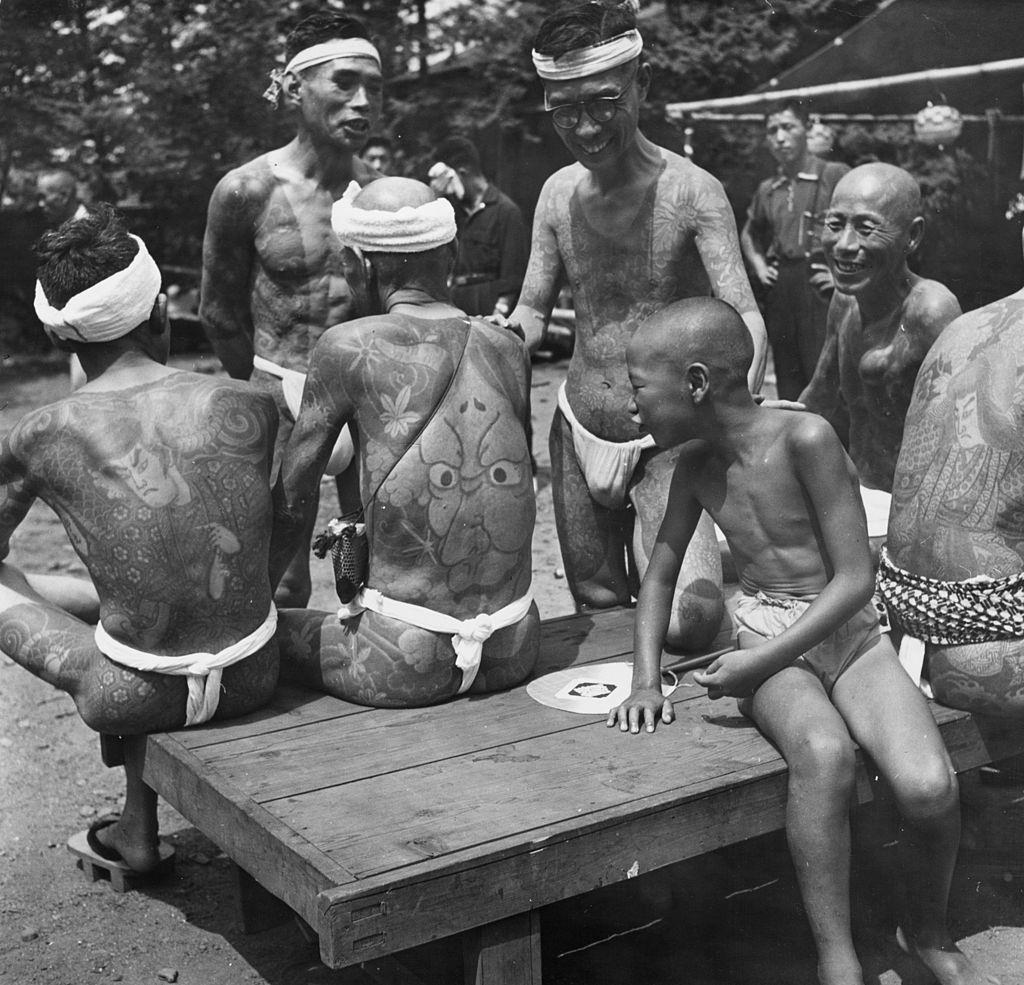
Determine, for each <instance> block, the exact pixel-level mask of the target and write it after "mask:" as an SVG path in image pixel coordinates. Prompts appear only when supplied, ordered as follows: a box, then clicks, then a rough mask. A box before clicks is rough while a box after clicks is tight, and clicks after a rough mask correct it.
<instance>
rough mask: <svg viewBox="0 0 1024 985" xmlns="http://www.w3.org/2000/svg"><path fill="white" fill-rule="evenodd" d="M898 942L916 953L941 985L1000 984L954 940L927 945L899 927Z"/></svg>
mask: <svg viewBox="0 0 1024 985" xmlns="http://www.w3.org/2000/svg"><path fill="white" fill-rule="evenodd" d="M896 943H897V944H899V946H900V948H901V949H902V950H903V951H905V952H906V953H907V954H911V955H914V956H915V957H916V958H917V959H918V960H919V961H920V962H921V963H922V964H923V965H924V966H925V967H926V968H927V969H928V970H929V971H930V972H931V973H932V974H933V975H934V976H935V979H936V981H938V982H939V985H1000V982H999V979H998V978H995V977H994V976H992V975H987V974H985V973H984V972H982V971H979V970H978V969H977V968H975V967H974V964H973V962H972V961H971V960H970V958H968V957H967V955H966V954H964V952H963V951H961V950H960V948H958V947H957V946H956V944H954V943H953V942H952V941H946V942H945V943H944V944H941V945H938V946H935V947H926V946H925V945H923V944H919V943H917V942H916V941H913V940H910V939H909V937H908V936H907V934H906V933H905V932H904V930H903V928H902V927H899V928H897V930H896Z"/></svg>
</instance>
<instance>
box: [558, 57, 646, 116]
mask: <svg viewBox="0 0 1024 985" xmlns="http://www.w3.org/2000/svg"><path fill="white" fill-rule="evenodd" d="M635 68H636V59H634V60H633V61H629V62H626V63H625V64H624V65H616V66H615V68H608V69H605V70H604V71H603V72H596V73H595V74H594V75H584V76H582V77H581V78H578V79H563V80H560V81H557V80H553V79H546V80H545V81H544V96H545V99H546V101H547V103H548V105H549V106H560V105H562V104H563V103H577V102H581V101H583V100H586V99H594V98H596V97H598V96H617V95H618V94H619V93H620V92H622V90H623V89H624V88H625V87H626V85H627V84H628V82H629V80H630V78H631V77H632V75H633V71H634V69H635Z"/></svg>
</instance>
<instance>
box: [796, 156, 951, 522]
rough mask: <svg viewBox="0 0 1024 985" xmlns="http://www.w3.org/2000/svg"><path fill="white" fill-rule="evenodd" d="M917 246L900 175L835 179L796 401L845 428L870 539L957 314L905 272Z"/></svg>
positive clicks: (879, 167) (864, 172) (907, 188)
mask: <svg viewBox="0 0 1024 985" xmlns="http://www.w3.org/2000/svg"><path fill="white" fill-rule="evenodd" d="M923 237H924V219H923V218H922V217H921V192H920V190H919V189H918V186H917V181H916V180H915V179H914V178H913V177H912V176H911V175H910V174H908V173H907V172H906V171H904V170H903V169H902V168H897V167H894V166H893V165H891V164H881V163H875V164H864V165H861V166H860V167H859V168H854V170H853V171H850V172H849V173H848V174H846V175H845V176H844V177H842V178H840V179H839V183H838V184H837V185H836V187H835V191H834V192H833V194H832V199H831V201H830V203H829V205H828V209H827V211H826V212H825V219H824V227H823V229H822V232H821V245H822V248H823V250H824V252H825V259H826V262H827V263H828V266H829V268H830V269H831V271H832V278H833V281H834V283H835V287H836V291H835V294H834V295H833V296H832V301H831V304H830V305H829V309H828V320H827V325H826V332H825V345H824V348H823V349H822V352H821V356H820V357H819V359H818V365H817V367H816V368H815V370H814V376H813V378H812V379H811V382H810V383H809V384H808V385H807V388H806V389H805V390H804V392H803V393H802V394H801V395H800V400H801V401H802V402H803V403H805V404H806V405H807V409H808V410H813V411H815V412H816V413H818V414H821V415H822V417H825V418H826V419H828V420H829V421H831V422H832V423H833V425H835V424H837V423H838V424H839V427H838V428H837V430H842V429H844V428H847V427H848V430H849V452H850V458H852V459H853V464H854V465H856V466H857V474H858V476H859V477H860V484H861V498H862V500H863V502H864V506H865V510H866V512H867V517H868V534H869V536H871V537H884V536H885V531H886V525H887V524H888V520H889V500H890V495H889V494H890V493H891V492H892V476H893V471H894V470H895V468H896V458H897V456H898V455H899V453H900V444H901V442H902V440H903V422H904V419H905V418H906V416H907V408H908V407H909V406H910V395H911V392H912V391H913V389H914V380H915V378H916V377H917V371H918V370H919V369H920V368H921V363H922V361H923V360H924V357H925V355H926V354H927V352H928V350H929V349H930V348H931V346H932V344H933V343H934V342H935V340H936V339H937V338H938V337H939V333H940V332H942V330H943V329H944V328H945V327H946V326H947V325H948V324H949V323H950V322H951V321H952V320H953V319H954V318H956V316H957V315H959V314H960V305H959V303H958V302H957V299H956V298H955V297H954V296H953V294H952V292H951V291H949V290H948V289H947V288H946V287H943V285H942V284H940V283H939V282H938V281H935V280H928V279H927V278H925V277H919V276H918V275H917V274H915V273H913V272H912V271H911V270H910V268H909V267H908V266H907V258H908V257H909V256H910V254H912V253H913V252H914V250H916V249H917V247H918V246H919V245H920V243H921V240H922V238H923Z"/></svg>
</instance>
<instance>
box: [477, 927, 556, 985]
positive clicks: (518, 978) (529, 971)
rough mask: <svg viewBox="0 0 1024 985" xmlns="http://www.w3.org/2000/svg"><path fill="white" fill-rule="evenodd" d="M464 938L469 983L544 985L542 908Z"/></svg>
mask: <svg viewBox="0 0 1024 985" xmlns="http://www.w3.org/2000/svg"><path fill="white" fill-rule="evenodd" d="M462 940H463V945H462V956H463V957H462V960H463V967H464V968H465V985H541V977H540V976H541V969H540V912H539V911H537V910H531V911H529V912H528V913H519V914H517V915H516V916H514V917H507V918H506V919H504V920H499V921H497V922H496V923H490V924H487V925H486V926H484V927H479V928H477V929H476V930H470V931H467V932H466V933H464V934H463V935H462Z"/></svg>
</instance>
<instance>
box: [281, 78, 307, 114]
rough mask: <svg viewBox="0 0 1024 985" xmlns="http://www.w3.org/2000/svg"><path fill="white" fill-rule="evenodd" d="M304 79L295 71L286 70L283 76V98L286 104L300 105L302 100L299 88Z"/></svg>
mask: <svg viewBox="0 0 1024 985" xmlns="http://www.w3.org/2000/svg"><path fill="white" fill-rule="evenodd" d="M301 88H302V80H301V79H300V78H299V77H298V75H296V74H295V73H294V72H285V73H284V75H282V76H281V100H282V102H283V103H284V105H285V106H298V105H299V103H300V101H301V96H300V95H299V90H300V89H301Z"/></svg>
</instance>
